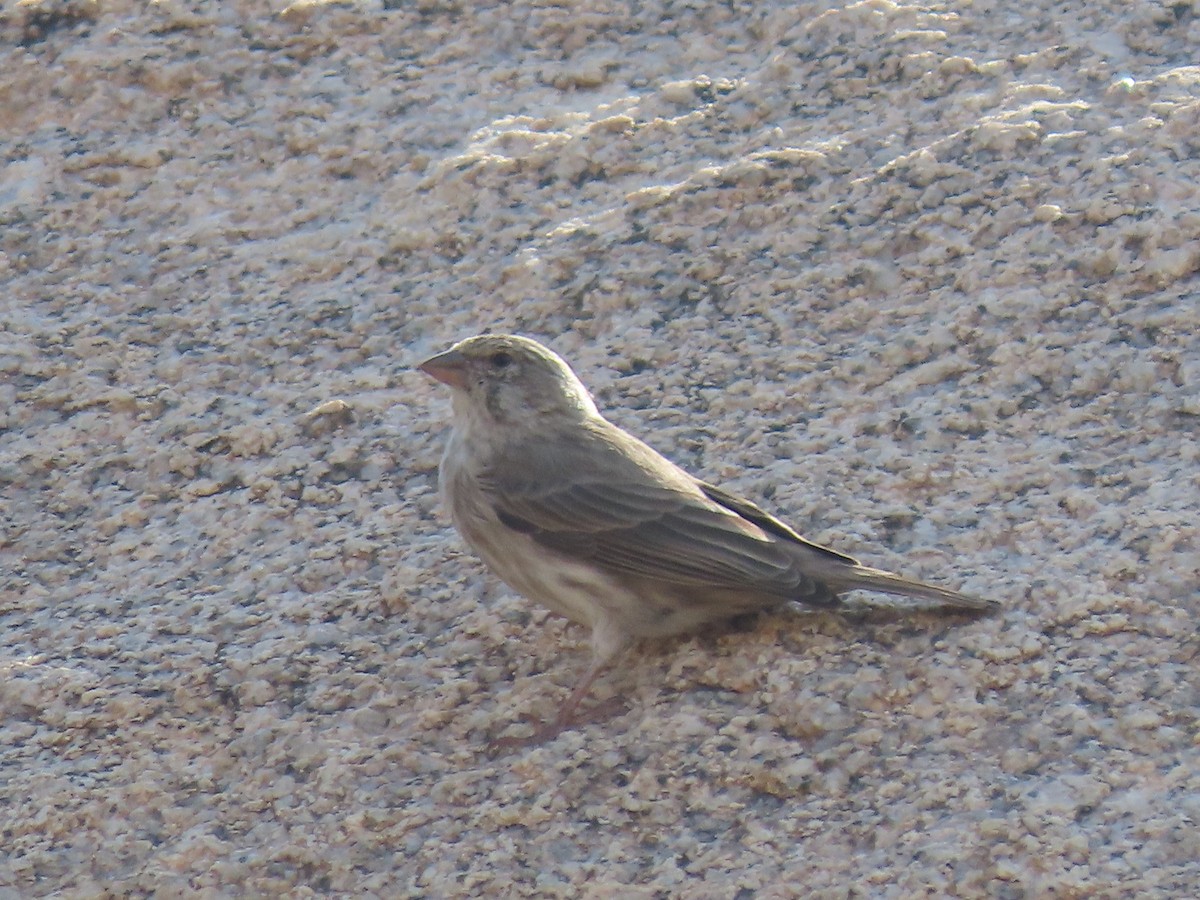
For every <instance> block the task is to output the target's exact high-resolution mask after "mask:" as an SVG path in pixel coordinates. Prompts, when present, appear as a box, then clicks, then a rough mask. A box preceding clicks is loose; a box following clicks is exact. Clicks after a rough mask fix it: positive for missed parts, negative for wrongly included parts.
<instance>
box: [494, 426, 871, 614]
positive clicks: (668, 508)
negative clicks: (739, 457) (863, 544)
mask: <svg viewBox="0 0 1200 900" xmlns="http://www.w3.org/2000/svg"><path fill="white" fill-rule="evenodd" d="M480 482H481V486H482V487H483V488H484V491H485V492H486V493H487V495H488V496H489V497H490V499H491V500H492V503H493V504H494V507H495V510H496V513H497V516H498V517H499V519H500V521H501V522H503V523H504V524H505V525H506V526H508V527H509V528H512V529H513V530H515V531H519V532H521V533H523V534H527V535H529V536H530V537H531V538H533V539H534V540H535V541H537V542H538V543H539V544H542V545H543V546H545V547H547V548H550V549H553V550H556V551H559V552H561V553H564V554H567V555H569V556H572V557H575V558H581V559H588V560H590V561H592V562H594V563H595V564H597V565H599V566H601V567H604V568H606V569H609V570H611V571H613V572H617V573H623V574H627V575H636V576H640V577H645V578H653V579H658V580H662V581H669V582H672V583H674V584H679V585H695V586H704V587H721V588H731V589H742V590H754V591H761V592H764V593H768V594H771V595H775V596H779V597H780V598H788V599H795V600H804V599H811V600H814V601H816V600H817V599H818V598H821V599H824V598H826V597H827V596H828V591H827V590H826V589H825V587H824V586H823V585H821V584H820V583H818V582H817V580H815V579H813V578H811V577H810V575H809V574H808V573H806V572H805V571H804V560H805V555H806V554H805V553H804V552H801V553H797V552H796V544H797V543H799V544H800V545H802V546H805V547H806V548H812V549H813V550H814V551H815V552H818V553H828V554H831V555H832V556H834V557H837V558H839V559H842V560H845V562H846V564H847V565H853V564H854V561H853V560H851V559H850V558H849V557H841V556H840V554H834V553H833V552H832V551H826V550H824V549H823V548H819V547H817V546H816V545H812V544H808V543H807V542H805V541H804V540H803V538H801V537H800V536H799V535H798V534H796V533H795V532H794V531H792V530H791V529H790V528H788V527H787V526H786V525H784V524H783V523H782V522H780V521H779V520H778V519H775V518H774V517H772V516H770V515H768V514H767V513H765V512H763V511H762V510H761V509H759V508H758V507H757V506H755V505H754V504H752V503H750V502H749V501H748V500H742V499H740V498H737V497H734V496H733V495H731V494H727V493H725V492H724V491H721V490H719V489H718V488H715V487H712V486H711V485H707V484H704V483H702V482H699V481H697V480H696V479H694V478H692V476H690V475H688V474H687V473H686V472H684V471H683V470H682V469H680V468H679V467H677V466H675V465H674V464H672V463H670V462H668V461H667V460H666V459H664V458H663V457H661V456H659V455H658V454H657V453H656V452H655V451H653V450H652V449H650V448H649V447H648V446H646V445H645V444H643V443H642V442H641V441H638V440H637V439H636V438H633V437H630V436H629V435H627V434H625V433H624V432H622V431H620V430H619V429H617V428H616V427H615V426H612V425H609V423H607V422H603V421H601V422H597V423H595V424H594V425H589V426H588V427H587V428H585V429H581V430H578V431H576V432H575V433H573V434H570V435H567V434H563V435H559V436H558V437H557V439H555V440H547V441H544V442H541V443H539V444H537V445H526V446H524V447H522V448H521V451H520V452H519V453H515V452H514V453H510V454H501V455H500V456H499V457H498V458H497V459H495V460H493V465H492V466H491V467H490V468H489V469H488V470H487V471H486V472H485V473H483V475H482V477H481V479H480Z"/></svg>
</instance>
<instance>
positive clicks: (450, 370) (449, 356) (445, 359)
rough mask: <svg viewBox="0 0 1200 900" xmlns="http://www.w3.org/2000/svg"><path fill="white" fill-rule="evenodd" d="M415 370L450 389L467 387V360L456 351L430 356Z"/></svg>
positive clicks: (451, 350)
mask: <svg viewBox="0 0 1200 900" xmlns="http://www.w3.org/2000/svg"><path fill="white" fill-rule="evenodd" d="M417 368H418V369H420V370H421V371H422V372H424V373H425V374H426V375H428V376H429V377H430V378H436V379H437V380H438V381H440V382H441V383H442V384H448V385H450V387H452V388H465V387H466V386H467V358H466V357H465V356H463V355H462V354H461V353H459V352H458V351H457V350H454V349H450V350H447V351H446V352H445V353H439V354H438V355H437V356H431V357H429V359H427V360H425V362H423V363H421V364H420V365H419V366H417Z"/></svg>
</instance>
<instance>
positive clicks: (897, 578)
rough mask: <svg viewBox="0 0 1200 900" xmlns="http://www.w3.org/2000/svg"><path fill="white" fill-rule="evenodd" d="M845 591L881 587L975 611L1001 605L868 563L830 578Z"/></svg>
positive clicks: (948, 606)
mask: <svg viewBox="0 0 1200 900" xmlns="http://www.w3.org/2000/svg"><path fill="white" fill-rule="evenodd" d="M830 580H831V582H833V583H834V584H835V585H836V589H837V590H838V592H839V593H840V592H841V591H852V590H860V589H861V590H867V591H881V592H882V593H885V594H899V595H901V596H904V597H917V598H919V599H921V600H932V601H934V602H935V603H940V604H941V605H942V606H944V607H947V608H950V609H961V610H968V611H971V612H979V613H988V612H993V611H994V610H996V609H999V607H1000V604H999V603H997V602H996V601H995V600H982V599H980V598H978V597H971V596H969V595H967V594H961V593H959V592H958V591H952V590H950V589H949V588H943V587H937V586H935V585H932V584H925V583H924V582H922V581H914V580H913V579H911V578H905V577H904V576H902V575H895V574H893V573H891V572H885V571H883V570H882V569H872V568H869V567H867V566H855V567H853V568H843V569H842V570H841V571H839V572H838V573H837V575H836V577H835V578H831V579H830Z"/></svg>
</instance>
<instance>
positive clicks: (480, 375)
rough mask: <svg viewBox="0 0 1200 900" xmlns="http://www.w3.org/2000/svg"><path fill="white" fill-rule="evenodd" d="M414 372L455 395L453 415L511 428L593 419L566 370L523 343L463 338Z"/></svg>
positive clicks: (544, 351) (592, 407)
mask: <svg viewBox="0 0 1200 900" xmlns="http://www.w3.org/2000/svg"><path fill="white" fill-rule="evenodd" d="M417 368H418V369H420V370H421V371H422V372H424V373H425V374H426V375H429V376H430V377H432V378H436V379H437V380H438V381H440V382H442V384H445V385H449V386H450V387H451V388H452V389H453V390H454V399H455V404H454V406H455V412H456V414H457V413H458V412H460V411H461V412H465V413H467V414H469V415H472V416H485V417H486V418H488V419H490V420H491V421H494V422H504V423H511V424H514V425H518V424H522V423H526V422H528V423H529V424H530V425H535V424H537V423H538V422H539V421H540V422H543V423H544V422H545V420H546V418H547V417H549V418H552V419H559V420H578V419H582V418H586V417H588V416H594V415H597V412H596V404H595V403H594V402H593V401H592V398H591V395H590V394H588V391H587V388H585V387H584V386H583V383H582V382H581V381H580V380H579V379H578V378H577V377H576V376H575V373H574V372H572V371H571V367H570V366H568V365H567V364H566V363H565V362H563V360H562V357H560V356H559V355H558V354H557V353H555V352H554V351H552V350H550V349H548V348H546V347H543V346H542V345H541V344H539V343H538V342H537V341H535V340H532V339H530V338H527V337H519V336H517V335H512V334H483V335H479V336H477V337H473V338H467V339H466V340H465V341H459V342H458V343H457V344H455V345H454V346H453V347H451V348H450V349H449V350H447V351H446V352H444V353H439V354H438V355H437V356H434V357H431V358H429V359H427V360H425V362H423V363H421V364H420V365H418V366H417Z"/></svg>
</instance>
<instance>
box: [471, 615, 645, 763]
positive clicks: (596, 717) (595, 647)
mask: <svg viewBox="0 0 1200 900" xmlns="http://www.w3.org/2000/svg"><path fill="white" fill-rule="evenodd" d="M631 643H632V641H631V640H630V639H629V638H627V637H626V636H625V635H624V634H622V633H620V632H619V631H617V630H616V629H613V628H606V627H604V623H602V624H601V625H598V626H597V627H596V628H595V629H594V630H593V632H592V661H591V662H590V663H589V664H588V667H587V669H586V670H585V671H584V673H583V676H582V677H581V678H580V679H579V681H578V682H576V684H575V687H574V689H572V691H571V695H570V696H569V697H567V700H566V702H565V703H563V705H562V706H561V707H559V710H558V715H556V716H555V717H554V718H553V719H552V720H550V721H549V722H544V723H542V725H541V726H540V727H539V728H538V729H537V730H536V731H534V733H533V734H532V735H530V736H529V737H527V738H496V739H495V740H493V741H492V742H491V744H490V747H491V749H492V750H505V749H515V748H517V747H529V746H536V745H538V744H541V743H544V742H546V741H549V740H552V739H554V738H556V737H558V735H559V734H561V733H562V732H563V731H565V730H566V729H568V728H570V727H571V726H572V725H575V724H578V722H579V719H578V718H577V717H576V711H577V710H578V708H579V704H580V703H581V702H583V699H584V698H585V697H586V696H587V695H588V692H589V691H590V690H591V689H592V684H593V683H595V681H596V678H597V676H599V674H600V673H601V672H603V671H604V669H605V667H606V666H607V665H608V664H609V663H611V662H612V661H613V659H614V658H615V657H616V656H618V655H620V653H621V651H623V650H624V649H625V648H626V647H628V646H629V645H630V644H631ZM624 708H625V703H624V701H622V700H621V698H620V697H613V698H612V699H611V700H610V701H608V702H606V703H602V704H600V706H598V707H597V708H596V709H594V710H591V711H590V712H589V713H588V715H587V716H586V720H587V721H588V722H595V721H600V720H603V719H606V718H609V717H610V716H613V715H616V714H618V713H619V712H620V711H621V710H623V709H624Z"/></svg>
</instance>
